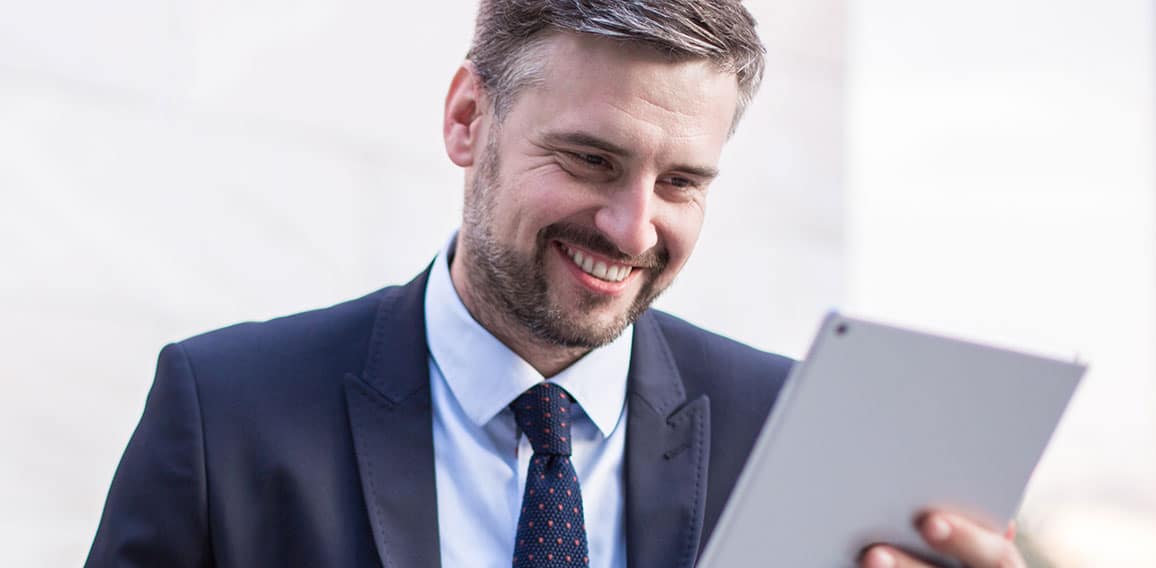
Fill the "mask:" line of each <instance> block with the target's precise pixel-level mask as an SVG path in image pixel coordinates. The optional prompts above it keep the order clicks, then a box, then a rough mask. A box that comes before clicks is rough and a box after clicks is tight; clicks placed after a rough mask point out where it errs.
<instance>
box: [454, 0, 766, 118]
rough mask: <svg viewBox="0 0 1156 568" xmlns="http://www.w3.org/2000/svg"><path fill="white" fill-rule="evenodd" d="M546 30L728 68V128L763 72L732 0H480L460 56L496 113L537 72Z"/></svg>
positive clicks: (757, 48)
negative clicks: (732, 93)
mask: <svg viewBox="0 0 1156 568" xmlns="http://www.w3.org/2000/svg"><path fill="white" fill-rule="evenodd" d="M549 30H561V31H571V32H579V33H587V34H593V35H598V36H602V37H607V38H612V39H618V40H624V41H628V42H639V43H642V44H646V45H650V46H652V47H654V48H655V49H657V50H659V51H660V52H662V53H666V54H668V55H669V56H670V57H671V58H672V59H675V60H690V59H700V58H701V59H707V60H709V61H711V62H712V63H714V64H715V65H716V66H717V67H718V68H719V69H720V70H721V71H723V72H727V73H733V74H734V75H735V78H736V79H737V81H738V85H739V101H738V108H737V109H736V111H735V118H734V123H733V124H732V126H731V129H732V130H733V129H734V126H735V125H737V124H738V121H739V118H740V117H741V116H742V114H743V111H744V110H745V109H746V107H747V104H749V103H750V101H751V99H752V98H754V95H755V92H756V91H758V88H759V83H760V81H762V77H763V67H764V61H763V56H764V53H765V52H766V50H765V49H764V48H763V44H762V43H761V42H760V41H759V36H758V34H757V33H755V19H754V17H752V16H751V14H750V12H748V11H747V9H746V8H745V7H743V5H742V4H741V2H740V0H482V1H481V5H480V6H479V8H478V21H477V26H476V28H475V31H474V41H473V45H472V46H471V48H470V53H469V55H468V56H467V57H468V59H469V60H470V62H472V63H473V66H474V70H475V72H476V73H477V74H478V75H479V76H480V77H481V80H482V84H483V86H484V87H485V88H486V92H487V94H488V95H489V97H490V104H491V105H492V107H493V109H494V113H495V115H496V116H497V118H498V119H499V120H500V119H501V118H502V117H503V116H504V115H505V113H506V111H508V110H509V108H510V106H511V104H512V103H513V100H514V98H515V97H516V95H517V94H518V92H519V91H520V90H521V89H523V88H525V87H526V86H527V85H530V84H533V83H534V82H536V81H538V80H541V71H542V66H543V64H544V62H543V61H541V60H540V59H538V58H536V57H535V55H536V54H537V51H538V50H537V49H536V48H537V47H538V46H539V45H540V44H541V43H542V41H543V39H544V38H545V37H548V35H549V34H546V33H543V32H546V31H549Z"/></svg>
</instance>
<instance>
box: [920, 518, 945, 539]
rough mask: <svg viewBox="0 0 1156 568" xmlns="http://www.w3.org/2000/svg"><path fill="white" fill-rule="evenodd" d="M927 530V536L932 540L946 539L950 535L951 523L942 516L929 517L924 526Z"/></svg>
mask: <svg viewBox="0 0 1156 568" xmlns="http://www.w3.org/2000/svg"><path fill="white" fill-rule="evenodd" d="M924 530H926V531H927V538H928V539H929V540H934V541H943V540H947V537H949V536H951V525H950V524H948V523H947V521H945V520H943V518H942V517H931V518H930V519H928V520H927V526H926V527H924Z"/></svg>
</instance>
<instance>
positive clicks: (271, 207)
mask: <svg viewBox="0 0 1156 568" xmlns="http://www.w3.org/2000/svg"><path fill="white" fill-rule="evenodd" d="M748 4H749V5H750V6H751V8H752V10H753V11H755V12H756V15H757V16H759V18H760V20H761V22H762V28H763V34H764V36H765V37H766V39H767V43H768V44H769V47H770V53H769V64H770V68H769V69H768V77H767V81H766V86H765V87H764V92H763V95H762V96H761V97H760V98H759V99H758V101H757V102H756V104H755V105H754V107H753V108H751V109H750V111H749V115H748V117H747V119H746V123H745V124H744V125H743V126H742V128H740V130H739V133H738V134H737V136H736V137H735V139H734V140H733V141H732V143H731V145H730V148H729V150H728V155H727V157H726V158H725V162H724V165H723V167H724V173H723V177H722V178H721V179H720V180H719V181H718V183H717V184H716V186H715V187H714V188H713V189H712V196H711V204H710V214H709V215H708V221H707V226H706V228H705V231H704V234H703V237H702V240H701V242H700V246H699V251H698V252H697V254H696V257H695V259H694V260H693V261H692V263H691V265H690V266H689V267H688V268H687V270H686V271H685V272H684V276H683V277H682V279H681V281H680V282H679V283H678V284H677V285H676V287H675V289H674V290H672V292H671V293H670V294H669V295H668V296H667V297H666V298H664V299H663V300H662V304H663V305H664V306H665V307H667V308H669V309H672V310H673V311H676V312H678V313H680V314H683V315H686V316H687V317H689V318H690V319H692V320H695V321H698V322H700V323H703V324H705V325H707V326H708V327H712V328H715V329H719V330H723V331H726V332H728V333H730V334H731V335H734V336H736V337H739V338H741V339H744V340H746V341H749V342H751V343H754V344H756V345H759V346H762V347H765V348H769V349H775V350H778V351H784V352H787V353H790V354H795V355H797V354H799V353H801V352H802V350H803V349H804V347H805V344H806V341H807V339H808V338H809V336H810V334H811V333H812V331H813V329H814V326H815V325H816V323H817V321H818V318H819V316H820V314H821V313H822V312H823V311H824V310H825V309H826V307H827V306H829V305H832V304H835V303H838V301H839V300H840V298H841V297H842V295H843V286H844V284H843V282H844V278H843V276H844V264H845V263H844V252H843V250H844V249H843V229H842V225H841V217H842V190H841V186H842V166H841V161H842V145H843V141H842V128H843V110H842V109H843V79H842V77H843V55H842V53H843V43H842V41H843V39H842V38H843V13H842V9H841V6H842V5H843V2H841V1H840V0H822V1H817V2H787V1H785V0H765V1H761V2H749V3H748ZM398 6H404V8H399V7H398ZM399 10H400V12H399ZM473 10H474V5H473V2H472V1H469V0H454V1H450V2H430V3H397V2H370V1H363V0H325V1H322V0H301V1H298V2H288V3H286V2H272V1H259V0H241V1H237V0H234V1H231V2H224V1H213V0H176V1H173V2H159V3H158V2H145V1H141V0H108V1H105V2H99V3H92V2H81V1H78V0H41V1H38V2H17V1H16V0H0V345H2V346H4V347H3V348H0V354H2V356H0V388H2V389H3V393H4V395H3V396H2V397H0V456H2V457H0V550H3V551H4V557H3V560H2V561H0V563H3V564H4V565H13V566H31V567H35V566H75V565H79V564H80V563H81V561H82V558H83V557H84V554H85V553H86V552H87V547H88V544H89V542H90V539H91V537H92V532H93V531H94V529H95V527H96V522H97V518H98V516H99V513H100V507H101V505H102V503H103V499H104V495H105V491H106V490H107V486H108V482H109V480H110V479H111V477H112V473H113V468H114V467H115V464H116V461H117V459H118V458H119V456H120V452H121V451H122V449H123V447H124V444H125V442H126V441H127V439H128V436H129V434H130V432H131V431H132V428H133V426H134V425H135V423H136V420H137V418H138V417H139V414H140V410H141V407H142V404H143V402H144V396H145V393H146V391H147V389H148V386H149V384H150V381H151V377H152V370H153V364H154V361H155V357H156V353H157V351H158V350H159V349H160V347H161V346H162V345H163V344H164V343H165V342H167V341H171V340H175V339H180V338H183V337H187V336H189V335H191V334H194V333H198V332H200V331H204V330H208V329H212V328H214V327H218V326H221V325H224V324H227V323H231V322H234V321H238V320H243V319H257V318H267V317H271V316H274V315H279V314H284V313H290V312H294V311H298V310H301V309H305V308H309V307H315V306H321V305H326V304H330V303H335V302H338V301H341V300H344V299H347V298H351V297H354V296H357V295H360V294H363V293H365V292H368V291H371V290H373V289H376V288H379V287H381V286H383V285H386V284H388V283H397V282H403V281H405V280H407V279H408V278H409V277H411V276H412V275H413V274H415V273H416V272H417V271H418V270H420V269H421V268H422V267H423V266H424V265H425V263H427V262H428V261H429V260H430V259H431V258H432V256H433V254H434V253H435V252H436V250H437V249H438V247H440V246H441V245H442V243H443V241H444V239H445V238H446V237H447V236H448V234H449V232H450V231H451V230H452V228H453V227H454V226H455V225H456V222H457V218H458V216H459V215H460V205H459V203H458V202H459V200H460V191H461V189H460V188H461V181H460V172H458V171H457V170H456V169H455V168H454V167H453V166H452V165H451V164H450V163H449V162H448V161H447V160H446V159H445V158H444V154H443V151H442V147H441V141H440V138H439V132H440V124H441V101H442V98H443V96H444V93H445V89H446V87H447V85H448V82H449V79H450V77H451V75H452V74H453V72H454V70H455V68H456V66H457V65H458V63H459V62H460V60H461V58H462V57H463V55H464V53H465V50H466V46H467V44H468V39H469V36H470V30H471V28H472V18H473Z"/></svg>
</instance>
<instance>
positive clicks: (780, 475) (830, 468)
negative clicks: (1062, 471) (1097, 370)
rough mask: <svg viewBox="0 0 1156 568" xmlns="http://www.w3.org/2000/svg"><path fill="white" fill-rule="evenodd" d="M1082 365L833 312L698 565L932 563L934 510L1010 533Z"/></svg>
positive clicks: (768, 426) (790, 381) (789, 383)
mask: <svg viewBox="0 0 1156 568" xmlns="http://www.w3.org/2000/svg"><path fill="white" fill-rule="evenodd" d="M1085 369H1086V367H1085V365H1083V364H1080V363H1078V362H1065V361H1059V360H1055V359H1050V358H1046V357H1040V356H1035V355H1028V354H1024V353H1017V352H1014V351H1008V350H1004V349H997V348H994V347H989V346H984V345H978V344H975V343H969V342H965V341H959V340H956V339H949V338H945V337H937V336H934V335H929V334H925V333H920V332H915V331H909V330H905V329H899V328H895V327H890V326H886V325H881V324H878V323H871V322H867V321H861V320H858V319H854V318H850V317H846V316H843V315H840V314H838V313H832V314H830V315H828V316H827V318H826V319H825V320H824V321H823V324H822V326H821V328H820V330H819V334H818V336H817V337H816V338H815V341H814V343H813V344H812V346H811V349H810V351H809V353H808V354H807V358H806V359H805V360H804V361H802V362H800V363H799V364H798V365H796V366H795V369H794V370H793V371H792V372H791V375H790V377H789V378H788V379H787V383H786V385H785V387H784V390H783V392H782V393H781V394H780V396H779V400H778V402H777V403H776V404H775V407H774V410H773V411H772V412H771V416H770V418H769V419H768V421H767V424H766V426H764V428H763V431H762V433H761V434H760V436H759V439H758V441H757V442H756V444H755V449H754V451H753V452H752V453H751V456H750V459H749V460H748V462H747V464H746V467H745V469H744V470H743V473H742V475H741V476H740V477H739V481H738V484H737V485H736V487H735V489H734V492H733V493H732V495H731V498H730V501H729V502H728V503H727V505H726V508H725V509H724V511H723V514H722V517H721V518H720V520H719V524H718V526H717V527H716V529H715V531H714V535H713V536H712V537H711V540H710V542H708V543H707V547H706V550H705V551H704V552H703V556H702V559H701V562H700V563H699V567H700V568H733V567H735V566H764V565H766V566H769V565H774V566H791V567H808V566H815V567H822V568H831V567H840V566H854V565H855V563H856V559H857V557H858V555H859V553H860V552H861V551H862V549H863V548H864V547H865V546H867V545H869V544H871V543H876V542H886V543H890V544H894V545H896V546H899V547H901V548H904V549H907V550H910V551H912V552H915V553H916V554H919V555H922V556H924V557H926V558H927V559H928V560H931V561H933V562H936V563H939V564H942V565H945V566H952V565H955V564H953V563H952V562H950V561H948V560H947V559H945V558H942V557H940V556H938V555H936V554H935V553H934V552H933V551H931V550H930V549H929V548H928V547H927V546H926V545H924V544H923V540H922V539H921V538H920V536H919V534H918V533H917V532H916V530H915V528H914V520H915V518H916V517H917V516H918V515H919V513H920V512H922V511H925V510H926V509H928V508H938V509H943V510H947V511H954V512H958V513H960V514H963V515H966V516H968V517H971V518H973V519H975V520H977V521H979V522H980V523H982V524H985V525H987V526H989V527H990V528H992V529H994V530H998V531H999V532H1003V530H1004V527H1006V524H1007V521H1008V520H1010V519H1011V518H1012V517H1013V516H1014V514H1015V512H1016V510H1017V509H1018V508H1019V503H1020V500H1021V498H1022V497H1023V492H1024V488H1025V486H1026V485H1027V482H1028V478H1029V477H1030V476H1031V473H1032V469H1033V468H1034V467H1035V465H1036V462H1037V461H1039V459H1040V455H1041V454H1042V453H1043V451H1044V447H1045V446H1046V445H1047V443H1048V440H1049V438H1050V437H1051V435H1052V431H1053V430H1054V429H1055V427H1056V424H1057V422H1058V421H1059V419H1060V416H1061V415H1062V414H1063V412H1064V409H1065V408H1066V407H1067V405H1068V401H1069V400H1070V399H1071V396H1072V393H1073V392H1074V390H1075V388H1076V385H1077V384H1078V383H1079V381H1080V378H1081V377H1082V376H1083V374H1084V371H1085Z"/></svg>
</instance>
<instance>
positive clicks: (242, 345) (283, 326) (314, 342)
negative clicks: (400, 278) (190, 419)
mask: <svg viewBox="0 0 1156 568" xmlns="http://www.w3.org/2000/svg"><path fill="white" fill-rule="evenodd" d="M394 289H396V287H393V288H384V289H382V290H378V291H376V292H373V293H371V294H368V295H366V296H363V297H361V298H357V299H355V300H350V301H347V302H342V303H340V304H336V305H333V306H330V307H327V308H321V309H317V310H311V311H307V312H302V313H298V314H293V315H289V316H284V317H279V318H276V319H271V320H268V321H262V322H244V323H238V324H235V325H231V326H228V327H224V328H221V329H217V330H214V331H210V332H207V333H203V334H200V335H197V336H194V337H191V338H188V339H185V340H184V341H180V342H178V344H177V345H178V346H179V347H180V348H181V350H182V351H184V353H185V354H186V355H187V357H188V359H189V362H190V365H191V366H192V367H193V372H194V374H195V375H196V377H197V379H198V382H201V381H206V380H210V381H215V380H227V381H228V382H230V383H231V387H233V388H236V387H238V386H239V385H238V384H237V383H239V382H261V381H260V379H261V378H262V377H281V378H287V377H300V376H307V375H314V374H326V375H329V376H332V374H333V373H337V374H338V375H337V376H340V374H341V373H346V372H360V371H361V367H362V366H363V365H364V362H365V358H366V354H367V353H368V351H369V342H370V336H371V334H372V331H373V325H374V321H375V318H376V314H377V310H378V306H379V305H380V304H381V302H382V300H383V298H384V297H386V295H387V294H389V293H390V292H391V291H393V290H394Z"/></svg>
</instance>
